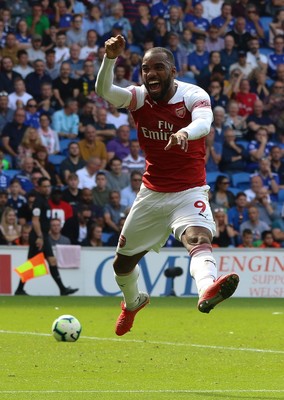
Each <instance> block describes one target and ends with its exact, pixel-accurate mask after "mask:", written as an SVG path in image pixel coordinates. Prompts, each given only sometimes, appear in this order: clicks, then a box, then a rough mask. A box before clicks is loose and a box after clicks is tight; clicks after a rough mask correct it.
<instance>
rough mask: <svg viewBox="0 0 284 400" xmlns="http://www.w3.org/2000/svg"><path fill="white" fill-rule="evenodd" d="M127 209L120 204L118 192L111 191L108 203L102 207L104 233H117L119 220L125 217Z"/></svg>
mask: <svg viewBox="0 0 284 400" xmlns="http://www.w3.org/2000/svg"><path fill="white" fill-rule="evenodd" d="M126 213H127V207H126V206H123V205H122V204H121V196H120V192H119V191H117V190H112V191H111V192H110V196H109V203H108V204H106V206H105V207H104V222H105V228H104V231H105V232H109V233H113V232H119V230H120V228H119V220H120V218H121V217H123V216H126Z"/></svg>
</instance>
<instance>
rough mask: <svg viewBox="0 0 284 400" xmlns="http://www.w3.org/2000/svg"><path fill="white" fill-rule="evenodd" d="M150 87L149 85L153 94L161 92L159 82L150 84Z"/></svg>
mask: <svg viewBox="0 0 284 400" xmlns="http://www.w3.org/2000/svg"><path fill="white" fill-rule="evenodd" d="M148 85H149V89H150V90H151V92H157V91H159V90H160V87H161V85H160V82H159V81H151V82H148Z"/></svg>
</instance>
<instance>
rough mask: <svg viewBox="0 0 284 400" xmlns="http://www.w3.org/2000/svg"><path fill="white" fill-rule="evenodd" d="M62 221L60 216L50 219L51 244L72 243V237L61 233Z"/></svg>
mask: <svg viewBox="0 0 284 400" xmlns="http://www.w3.org/2000/svg"><path fill="white" fill-rule="evenodd" d="M61 226H62V225H61V221H60V219H59V218H52V219H51V220H50V230H49V233H48V237H49V241H50V244H51V246H56V245H57V244H65V245H66V244H71V241H70V239H69V238H68V237H67V236H64V235H62V234H61Z"/></svg>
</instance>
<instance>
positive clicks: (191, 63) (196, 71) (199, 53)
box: [187, 36, 209, 78]
mask: <svg viewBox="0 0 284 400" xmlns="http://www.w3.org/2000/svg"><path fill="white" fill-rule="evenodd" d="M195 45H196V50H195V51H193V52H192V53H191V54H189V56H188V59H187V63H188V67H189V70H190V71H191V72H192V73H193V75H194V77H195V78H197V77H198V76H199V75H200V72H201V70H202V69H203V68H204V67H206V65H208V63H209V53H208V51H206V50H205V38H204V37H203V36H199V37H198V38H196V41H195Z"/></svg>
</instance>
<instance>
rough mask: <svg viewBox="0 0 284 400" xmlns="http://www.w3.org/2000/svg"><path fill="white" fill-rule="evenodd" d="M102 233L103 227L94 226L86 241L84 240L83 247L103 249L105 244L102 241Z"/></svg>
mask: <svg viewBox="0 0 284 400" xmlns="http://www.w3.org/2000/svg"><path fill="white" fill-rule="evenodd" d="M102 233H103V229H102V227H101V226H99V225H96V224H93V225H92V227H91V229H90V231H89V234H88V236H87V238H86V239H84V240H83V241H82V243H81V246H84V247H85V246H89V247H102V246H104V243H103V241H102Z"/></svg>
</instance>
